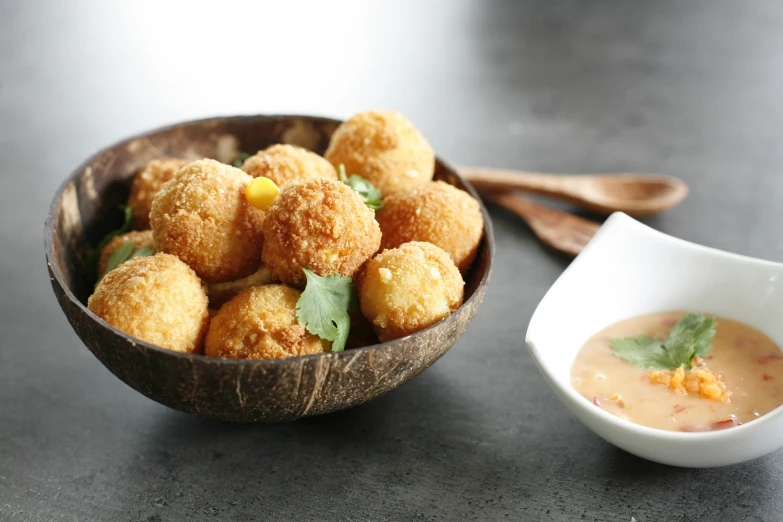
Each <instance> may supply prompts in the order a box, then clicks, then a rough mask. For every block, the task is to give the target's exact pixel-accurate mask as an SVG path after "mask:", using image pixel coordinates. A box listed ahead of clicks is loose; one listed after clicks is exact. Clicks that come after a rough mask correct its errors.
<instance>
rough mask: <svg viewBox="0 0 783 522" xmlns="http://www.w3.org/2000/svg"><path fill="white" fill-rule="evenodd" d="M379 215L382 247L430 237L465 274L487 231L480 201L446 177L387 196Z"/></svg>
mask: <svg viewBox="0 0 783 522" xmlns="http://www.w3.org/2000/svg"><path fill="white" fill-rule="evenodd" d="M375 217H376V219H377V220H378V224H379V225H380V226H381V234H382V235H381V249H387V248H397V247H398V246H400V245H402V244H403V243H408V242H409V241H426V242H428V243H432V244H433V245H436V246H439V247H440V248H442V249H443V250H445V251H446V252H447V253H448V254H449V255H450V256H451V259H452V260H453V261H454V263H455V264H456V265H457V268H459V269H460V272H462V273H463V274H464V273H466V272H467V271H468V269H469V268H470V265H471V263H472V262H473V259H474V258H475V257H476V252H477V251H478V246H479V243H480V242H481V236H482V234H483V232H484V218H483V217H482V215H481V209H480V207H479V204H478V201H476V200H475V199H473V197H472V196H471V195H470V194H468V193H467V192H465V191H464V190H460V189H458V188H456V187H453V186H451V185H449V184H448V183H444V182H443V181H431V182H429V183H426V184H425V185H422V186H420V187H417V188H415V189H413V190H410V191H408V192H395V193H394V194H391V195H389V196H386V197H385V198H383V208H382V209H381V210H379V211H378V213H377V214H376V216H375Z"/></svg>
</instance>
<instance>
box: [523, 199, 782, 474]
mask: <svg viewBox="0 0 783 522" xmlns="http://www.w3.org/2000/svg"><path fill="white" fill-rule="evenodd" d="M671 310H687V311H695V312H702V313H706V314H714V315H717V316H722V317H726V318H730V319H735V320H737V321H741V322H743V323H745V324H747V325H749V326H752V327H753V328H756V329H758V330H760V331H762V332H763V333H765V334H766V335H768V336H769V337H770V338H771V339H772V340H773V341H774V342H775V343H776V344H777V345H778V346H781V345H783V264H779V263H772V262H770V261H763V260H760V259H753V258H750V257H745V256H740V255H736V254H731V253H728V252H723V251H721V250H716V249H713V248H708V247H704V246H700V245H696V244H693V243H689V242H687V241H683V240H681V239H677V238H674V237H671V236H668V235H666V234H663V233H661V232H658V231H656V230H653V229H651V228H650V227H648V226H646V225H643V224H641V223H639V222H638V221H636V220H634V219H632V218H630V217H629V216H627V215H625V214H622V213H615V214H613V215H612V216H611V217H610V218H609V219H608V220H607V221H606V223H605V224H604V225H603V226H602V227H601V229H600V230H599V231H598V233H597V234H596V235H595V237H594V238H593V239H592V241H590V243H589V244H588V245H587V247H586V248H585V249H584V251H582V253H581V254H580V255H579V256H578V257H577V258H576V259H575V260H574V261H573V263H571V265H570V266H569V267H568V268H567V269H566V271H565V272H563V274H562V275H561V276H560V278H559V279H558V280H557V281H556V282H555V284H554V285H552V288H550V290H549V291H548V292H547V294H546V295H545V296H544V298H543V299H542V300H541V303H539V305H538V308H536V311H535V313H534V314H533V317H532V319H531V320H530V325H529V326H528V330H527V337H526V342H527V345H528V348H529V349H530V354H531V355H532V356H533V359H534V360H535V361H536V364H537V365H538V368H539V370H540V371H541V373H542V374H543V375H544V377H545V378H546V380H547V381H548V382H549V384H550V386H551V387H552V389H553V390H554V391H555V393H556V394H557V396H558V397H559V398H560V400H561V401H562V402H563V404H565V405H566V406H567V407H568V408H569V409H570V410H571V411H572V412H573V413H574V414H575V415H576V416H577V417H578V418H579V420H581V421H582V422H583V423H584V424H585V425H586V426H587V427H588V428H590V429H591V430H592V431H594V432H595V433H596V434H597V435H599V436H600V437H602V438H604V439H605V440H607V441H608V442H610V443H612V444H614V445H615V446H617V447H619V448H622V449H624V450H626V451H628V452H630V453H633V454H634V455H638V456H639V457H642V458H645V459H649V460H652V461H655V462H660V463H663V464H671V465H675V466H685V467H694V468H696V467H698V468H705V467H713V466H724V465H728V464H736V463H739V462H744V461H747V460H751V459H755V458H757V457H761V456H762V455H766V454H767V453H770V452H772V451H774V450H777V449H779V448H781V447H783V407H779V408H777V409H775V410H773V411H771V412H769V413H767V414H766V415H763V416H762V417H760V418H758V419H756V420H754V421H752V422H748V423H746V424H743V425H741V426H737V427H733V428H729V429H726V430H721V431H711V432H703V433H682V432H674V431H665V430H659V429H655V428H648V427H646V426H641V425H639V424H634V423H632V422H630V421H626V420H623V419H620V418H619V417H615V416H614V415H612V414H611V413H608V412H606V411H604V410H602V409H601V408H596V407H595V406H594V405H593V404H591V403H590V402H588V401H587V400H585V398H584V397H582V396H581V395H580V394H579V393H578V392H577V391H576V390H575V389H574V388H573V387H572V386H571V366H572V365H573V362H574V359H575V358H576V355H577V353H578V352H579V350H580V348H581V347H582V345H583V344H584V343H585V341H587V339H589V338H590V337H591V336H592V335H593V334H595V333H597V332H598V331H600V330H602V329H603V328H605V327H607V326H609V325H611V324H613V323H616V322H617V321H621V320H623V319H627V318H630V317H634V316H638V315H643V314H650V313H655V312H666V311H671Z"/></svg>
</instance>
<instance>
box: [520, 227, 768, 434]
mask: <svg viewBox="0 0 783 522" xmlns="http://www.w3.org/2000/svg"><path fill="white" fill-rule="evenodd" d="M621 227H622V228H625V229H626V230H627V229H628V228H630V229H633V231H634V233H636V234H638V235H647V236H652V237H654V238H656V239H657V240H659V241H664V242H667V243H669V244H670V245H671V248H672V249H677V250H690V251H697V252H702V253H704V254H707V255H709V256H711V257H713V258H723V259H726V260H728V261H730V262H731V263H735V264H737V265H741V264H745V265H748V264H753V265H757V266H760V267H773V268H779V269H783V263H777V262H774V261H769V260H765V259H759V258H755V257H750V256H745V255H741V254H736V253H733V252H728V251H725V250H720V249H717V248H714V247H709V246H705V245H700V244H698V243H694V242H691V241H687V240H684V239H681V238H678V237H675V236H672V235H669V234H666V233H664V232H661V231H660V230H656V229H654V228H652V227H650V226H649V225H646V224H644V223H642V222H640V221H638V220H636V219H634V218H632V217H631V216H629V215H627V214H625V213H623V212H615V213H613V214H612V215H611V216H610V217H609V218H608V219H607V220H606V222H605V223H604V224H603V225H602V226H601V229H599V231H598V232H597V233H596V235H595V236H594V237H593V239H592V240H591V241H590V243H589V244H588V245H587V246H586V247H585V249H584V250H583V251H582V253H580V254H579V256H577V258H576V259H575V260H574V261H573V262H572V263H571V265H569V266H568V268H566V270H565V271H563V273H562V274H560V276H559V277H558V278H557V280H556V281H555V282H554V283H553V284H552V286H551V287H550V288H549V290H547V292H546V294H544V297H542V298H541V301H540V302H539V303H538V305H536V309H535V311H534V312H533V315H532V316H531V318H530V322H529V323H528V328H527V332H526V334H525V344H526V345H527V347H528V351H529V352H530V355H531V356H532V358H533V360H534V361H535V363H536V366H537V367H538V369H539V372H540V373H541V374H542V375H543V376H544V377H545V379H546V380H547V381H548V382H549V385H550V386H551V387H552V388H555V392H558V391H559V392H560V393H562V394H563V395H564V396H565V397H567V398H568V399H569V400H570V401H571V403H572V404H573V405H574V406H575V407H577V408H579V409H580V411H582V412H584V414H586V415H589V416H591V417H593V418H595V419H598V420H600V422H602V423H604V424H608V425H611V426H612V427H613V428H616V429H617V430H622V431H623V432H626V433H629V434H631V436H633V437H644V438H648V439H649V438H655V439H658V440H664V441H667V442H676V443H686V444H695V445H698V444H701V443H703V442H707V441H714V440H716V439H725V438H733V437H737V436H740V435H741V434H742V433H745V432H747V431H748V430H758V429H761V428H762V427H763V426H764V425H766V424H768V423H770V422H773V421H774V420H775V419H776V418H777V417H780V416H783V405H780V406H778V407H777V408H774V409H773V410H770V411H769V412H767V413H765V414H764V415H761V416H760V417H758V418H757V419H753V420H752V421H749V422H746V423H743V424H740V425H738V426H733V427H732V428H731V429H725V430H715V431H701V432H680V431H670V430H663V429H660V428H652V427H649V426H645V425H643V424H638V423H635V422H632V421H630V420H626V419H622V418H620V417H617V416H616V415H612V414H611V413H609V412H608V411H606V410H604V409H602V408H595V407H594V406H593V405H592V404H590V402H589V401H588V400H587V399H585V398H584V397H583V396H582V395H581V394H579V393H578V392H577V391H576V390H575V389H574V387H573V386H570V385H568V384H567V383H563V382H562V379H559V378H557V377H555V375H554V374H553V373H552V372H551V371H550V365H549V364H546V363H544V362H543V360H542V358H541V357H539V353H540V351H541V350H543V349H544V347H541V346H538V344H539V343H537V340H536V339H532V338H531V330H533V329H534V328H533V327H534V324H535V323H536V322H537V321H540V320H541V319H540V316H541V315H542V312H541V306H542V305H543V304H544V303H545V302H546V301H547V300H548V298H549V296H550V295H551V294H552V293H553V290H554V289H555V288H556V287H560V286H562V284H563V278H564V276H565V275H566V274H567V273H568V272H570V271H573V270H574V267H576V266H578V264H577V263H578V262H579V258H580V257H582V258H584V257H583V256H584V255H585V254H588V255H590V253H591V252H592V251H593V250H594V249H595V248H596V245H598V244H600V243H601V241H602V238H603V237H605V236H607V235H608V234H610V233H614V230H615V229H618V230H619V229H620V228H621ZM651 313H652V312H651ZM606 326H609V325H603V326H602V327H601V328H604V327H606ZM599 330H600V328H598V329H596V332H598V331H599ZM533 333H534V334H535V331H534V332H533ZM762 333H763V332H762ZM778 349H780V350H781V351H783V347H781V346H778ZM577 353H578V351H577ZM569 364H573V360H570V361H569ZM561 402H563V403H564V405H565V406H566V407H567V408H568V409H569V410H572V408H571V406H570V405H569V404H568V403H566V401H565V400H562V399H561ZM572 413H574V412H573V411H572ZM591 431H592V429H591ZM781 446H783V441H781Z"/></svg>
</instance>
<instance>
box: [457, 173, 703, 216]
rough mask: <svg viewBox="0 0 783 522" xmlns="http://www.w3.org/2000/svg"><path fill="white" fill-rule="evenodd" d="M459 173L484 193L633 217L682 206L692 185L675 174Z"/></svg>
mask: <svg viewBox="0 0 783 522" xmlns="http://www.w3.org/2000/svg"><path fill="white" fill-rule="evenodd" d="M459 172H460V174H462V177H463V178H465V179H467V180H468V181H469V182H470V183H472V184H473V186H475V187H476V190H478V191H479V192H482V193H483V192H486V191H490V190H491V191H500V190H521V191H525V192H532V193H534V194H541V195H544V196H551V197H554V198H557V199H562V200H565V201H568V202H570V203H573V204H575V205H578V206H580V207H583V208H586V209H588V210H592V211H593V212H597V213H599V214H605V215H608V214H611V213H612V212H616V211H620V212H625V213H626V214H630V215H632V216H647V215H651V214H657V213H660V212H663V211H665V210H668V209H670V208H672V207H674V206H676V205H678V204H679V203H681V202H682V200H684V199H685V197H686V196H687V195H688V186H687V185H686V184H685V183H684V182H683V181H682V180H679V179H677V178H673V177H671V176H648V175H637V174H616V175H611V174H596V175H588V174H584V175H565V176H554V175H551V174H539V173H536V172H520V171H515V170H506V169H488V168H484V167H460V168H459Z"/></svg>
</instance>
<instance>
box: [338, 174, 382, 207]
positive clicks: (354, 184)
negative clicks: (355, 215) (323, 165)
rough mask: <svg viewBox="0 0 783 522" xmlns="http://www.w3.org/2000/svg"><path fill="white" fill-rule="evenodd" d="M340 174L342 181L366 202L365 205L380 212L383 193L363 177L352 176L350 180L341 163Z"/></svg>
mask: <svg viewBox="0 0 783 522" xmlns="http://www.w3.org/2000/svg"><path fill="white" fill-rule="evenodd" d="M338 170H339V172H340V181H342V182H343V183H345V184H346V185H348V186H349V187H351V188H352V189H354V190H355V191H356V192H358V193H359V195H360V196H361V197H362V199H363V200H364V204H365V205H367V206H368V207H370V208H371V209H373V210H380V209H381V207H382V206H383V203H381V191H380V190H378V189H377V188H375V187H374V186H373V184H372V183H370V182H369V181H367V180H366V179H364V178H363V177H361V176H359V175H357V174H352V175H351V177H350V178H349V177H348V176H347V175H346V174H345V165H343V164H342V163H340V167H339V168H338Z"/></svg>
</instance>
